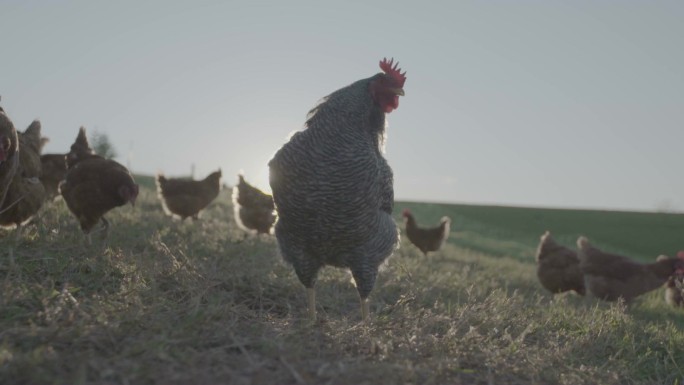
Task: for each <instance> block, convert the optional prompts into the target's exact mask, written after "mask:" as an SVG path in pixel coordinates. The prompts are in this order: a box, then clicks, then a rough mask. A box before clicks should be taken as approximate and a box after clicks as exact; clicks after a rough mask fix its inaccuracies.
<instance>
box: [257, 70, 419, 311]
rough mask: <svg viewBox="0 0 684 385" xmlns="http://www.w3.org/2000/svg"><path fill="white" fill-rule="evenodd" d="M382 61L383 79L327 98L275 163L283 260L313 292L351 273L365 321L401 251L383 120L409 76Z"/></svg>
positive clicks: (364, 81) (312, 307) (272, 176)
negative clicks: (336, 275) (321, 276)
mask: <svg viewBox="0 0 684 385" xmlns="http://www.w3.org/2000/svg"><path fill="white" fill-rule="evenodd" d="M392 64H393V60H391V61H387V60H386V59H384V60H383V61H381V62H380V68H381V69H382V71H383V72H381V73H378V74H376V75H374V76H372V77H370V78H367V79H362V80H359V81H356V82H354V83H352V84H350V85H348V86H346V87H344V88H341V89H339V90H337V91H335V92H333V93H332V94H330V95H328V96H327V97H325V98H324V99H323V100H322V101H321V102H320V103H319V104H318V105H317V106H316V107H314V108H313V109H312V110H311V111H310V112H309V115H308V117H307V121H306V125H305V129H304V130H303V131H300V132H297V133H295V134H294V135H293V136H292V137H291V138H290V140H289V142H287V143H286V144H285V145H283V147H282V148H281V149H280V150H278V152H277V153H276V154H275V156H274V157H273V159H271V161H270V162H269V168H270V185H271V190H272V191H273V200H274V202H275V206H276V210H277V212H278V221H277V222H276V225H275V235H276V238H277V241H278V246H279V249H280V252H281V254H282V256H283V258H284V259H285V260H286V261H287V262H289V263H290V264H292V266H293V267H294V270H295V273H296V274H297V277H298V278H299V280H300V282H301V283H302V284H303V285H304V286H305V287H306V288H307V295H308V309H309V318H310V319H312V320H314V319H315V318H316V308H315V305H316V302H315V291H314V285H315V282H316V276H317V274H318V271H319V270H320V269H321V268H322V267H323V266H325V265H331V266H335V267H341V268H347V269H350V270H351V274H352V277H353V278H354V282H355V283H356V289H357V291H358V294H359V298H360V300H361V315H362V319H363V320H367V319H368V316H369V306H368V296H369V295H370V292H371V291H372V289H373V286H374V285H375V279H376V277H377V275H378V268H379V267H380V265H381V264H382V263H383V262H384V261H385V260H386V259H387V258H388V257H389V256H390V255H391V254H392V253H393V251H394V250H395V249H396V247H397V244H398V241H399V234H398V232H397V227H396V225H395V223H394V220H393V219H392V209H393V206H394V189H393V186H392V185H393V175H392V169H391V168H390V166H389V164H388V163H387V161H386V159H385V158H384V156H383V151H384V139H385V114H386V113H390V112H392V111H393V110H395V109H396V108H397V107H398V106H399V96H401V95H404V90H403V86H404V82H405V80H406V76H405V73H401V71H400V70H399V69H398V63H397V64H396V65H394V66H393V65H392Z"/></svg>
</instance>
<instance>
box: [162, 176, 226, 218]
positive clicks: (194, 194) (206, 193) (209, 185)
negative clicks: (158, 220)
mask: <svg viewBox="0 0 684 385" xmlns="http://www.w3.org/2000/svg"><path fill="white" fill-rule="evenodd" d="M220 180H221V170H220V169H219V170H218V171H215V172H212V173H211V174H209V175H208V176H207V177H206V178H204V179H203V180H189V179H178V178H166V177H164V175H162V174H159V175H157V195H158V196H159V200H160V201H161V202H162V207H163V208H164V211H165V212H166V213H167V214H168V215H171V216H177V217H179V218H180V219H181V220H185V218H188V217H191V218H192V219H198V218H199V213H200V211H202V210H203V209H204V208H205V207H207V206H208V205H209V203H211V202H212V201H213V200H214V199H216V197H217V196H218V193H219V191H220V189H221V184H220Z"/></svg>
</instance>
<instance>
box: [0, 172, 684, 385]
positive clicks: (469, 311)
mask: <svg viewBox="0 0 684 385" xmlns="http://www.w3.org/2000/svg"><path fill="white" fill-rule="evenodd" d="M141 182H144V183H141V184H143V185H144V186H152V184H151V182H152V180H151V178H146V179H145V180H144V181H143V180H141ZM229 194H230V191H223V192H222V193H221V195H220V196H219V199H218V200H217V201H216V202H214V203H213V204H212V205H211V206H210V207H209V209H208V210H207V211H206V212H205V213H204V215H203V217H202V219H201V220H200V221H198V222H195V223H193V222H190V221H188V222H185V223H181V222H179V221H174V220H172V219H170V218H168V217H166V216H164V214H163V212H162V209H161V206H160V204H159V202H158V201H157V198H156V194H155V193H154V192H153V191H152V190H151V189H149V188H144V189H142V190H141V195H140V197H139V198H138V204H137V206H136V207H135V208H134V209H133V208H131V207H130V206H128V207H125V208H121V209H117V210H115V211H114V212H112V213H110V215H109V216H108V218H109V219H110V222H111V223H112V227H111V234H110V237H109V240H108V242H107V244H106V245H104V244H102V242H101V241H100V240H99V238H98V236H94V237H93V238H94V241H95V242H94V243H95V246H93V247H92V248H89V249H87V248H85V247H84V246H83V237H82V235H81V234H80V231H79V230H78V227H77V224H76V221H75V219H74V218H72V217H71V216H70V214H69V213H68V212H67V210H66V209H65V207H64V203H63V202H61V201H58V202H54V203H53V204H50V205H48V206H47V207H45V208H44V209H43V210H42V211H41V213H40V215H39V217H38V219H37V220H36V225H35V226H30V227H28V228H27V229H26V231H25V234H24V237H23V238H22V241H21V242H20V245H19V247H18V249H17V251H16V253H15V254H16V260H17V265H16V266H15V267H14V268H10V267H9V266H8V263H7V261H8V259H7V252H6V250H7V248H8V247H9V245H10V244H11V239H12V236H11V235H12V233H11V232H10V231H3V232H2V233H0V234H1V238H0V250H2V254H1V255H0V263H2V267H1V268H0V284H1V285H2V288H1V290H2V291H1V292H0V384H218V383H231V384H398V383H404V384H446V383H448V384H555V383H558V384H587V383H591V384H599V383H600V384H681V383H684V310H679V309H674V308H670V307H668V306H667V305H666V304H665V303H664V300H663V292H662V290H658V291H655V292H652V293H649V294H647V295H645V296H643V297H640V298H638V299H637V300H636V301H635V303H634V304H633V305H631V306H630V307H629V308H625V307H624V306H622V305H620V304H608V303H603V302H600V301H596V300H594V299H590V298H581V297H578V296H576V295H573V294H566V295H559V296H556V297H553V296H551V295H550V294H548V293H547V292H545V291H544V290H543V289H542V288H541V286H540V285H539V283H538V282H537V280H536V276H535V269H534V257H533V254H534V249H535V247H536V245H537V242H538V240H539V236H540V235H541V233H542V232H543V231H545V230H547V229H548V230H551V231H552V232H553V233H554V236H555V238H556V239H557V240H558V241H559V242H561V243H564V244H566V245H568V246H573V247H574V242H575V240H576V238H577V236H578V235H580V234H583V235H586V236H588V237H589V238H590V239H591V240H592V242H594V243H595V244H596V245H598V246H600V247H602V248H604V249H606V250H612V251H618V252H621V253H625V254H628V255H630V256H633V257H635V258H640V259H643V260H652V259H654V258H655V257H656V256H657V255H658V254H661V253H665V254H673V253H675V252H676V251H678V250H679V249H680V248H682V249H684V242H682V241H681V240H682V237H681V230H682V229H684V215H673V214H647V213H626V212H601V211H575V210H551V209H530V208H508V207H489V206H468V205H442V204H421V203H404V202H398V203H397V205H396V208H395V212H396V213H397V220H398V223H400V222H399V219H400V218H399V213H400V212H401V209H403V208H404V207H410V208H411V209H412V210H413V212H414V214H415V215H416V217H417V219H418V221H419V223H423V224H432V223H437V221H438V220H439V218H440V217H442V216H443V215H449V216H450V217H451V218H452V220H453V223H452V233H451V237H450V240H449V242H448V244H447V245H446V246H445V248H444V249H443V250H442V251H440V252H438V253H435V254H431V255H430V256H429V257H428V258H424V257H422V255H421V253H420V252H419V251H418V250H417V249H416V248H414V247H413V246H411V245H410V244H408V242H407V240H406V239H402V244H401V248H400V249H399V251H398V252H397V253H396V254H395V256H394V257H393V258H392V259H390V261H389V262H388V264H387V266H386V268H385V269H384V270H383V271H382V272H381V273H380V276H379V278H378V282H377V284H376V286H375V289H374V291H373V293H372V294H371V297H370V303H371V312H372V321H371V322H370V324H367V325H366V324H362V323H360V322H359V318H360V314H359V306H358V299H357V295H356V290H355V288H354V287H353V285H352V284H351V282H350V275H349V274H348V273H346V272H344V271H342V270H339V269H334V268H327V269H324V270H323V271H322V272H321V275H320V277H319V283H318V285H317V306H318V314H319V321H318V322H316V323H315V324H310V323H309V322H308V321H307V320H306V300H305V295H304V289H303V287H302V286H301V284H300V283H299V281H298V280H297V278H296V277H295V274H294V272H293V271H292V269H291V267H290V266H288V265H286V264H284V263H283V262H281V260H280V258H279V257H278V256H277V255H276V251H275V250H276V244H275V241H274V239H273V238H272V237H269V236H262V237H254V236H246V235H245V234H244V233H242V232H241V231H240V230H239V229H238V228H237V227H236V225H235V223H234V220H233V212H232V205H231V203H230V196H229ZM402 227H403V226H402Z"/></svg>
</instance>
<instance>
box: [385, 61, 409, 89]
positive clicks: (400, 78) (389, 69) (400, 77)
mask: <svg viewBox="0 0 684 385" xmlns="http://www.w3.org/2000/svg"><path fill="white" fill-rule="evenodd" d="M392 64H394V67H393V66H392ZM380 69H381V70H382V71H383V72H384V73H386V74H387V75H389V76H391V77H392V79H394V80H395V81H396V82H397V84H398V85H399V87H403V86H404V82H405V81H406V71H404V73H403V74H402V73H401V68H399V62H396V63H394V58H392V59H390V61H387V58H383V59H382V61H381V62H380Z"/></svg>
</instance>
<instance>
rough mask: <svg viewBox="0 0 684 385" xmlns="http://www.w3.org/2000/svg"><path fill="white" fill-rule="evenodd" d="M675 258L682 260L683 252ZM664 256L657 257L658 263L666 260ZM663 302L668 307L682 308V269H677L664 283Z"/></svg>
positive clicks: (683, 273)
mask: <svg viewBox="0 0 684 385" xmlns="http://www.w3.org/2000/svg"><path fill="white" fill-rule="evenodd" d="M677 256H678V257H679V258H684V252H682V251H680V252H679V253H678V254H677ZM667 258H668V257H667V256H666V255H661V256H659V257H658V261H661V260H663V259H667ZM665 302H666V303H667V304H668V305H671V306H676V307H684V269H678V270H677V271H675V273H674V274H673V275H671V276H670V277H669V278H668V279H667V282H665Z"/></svg>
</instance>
